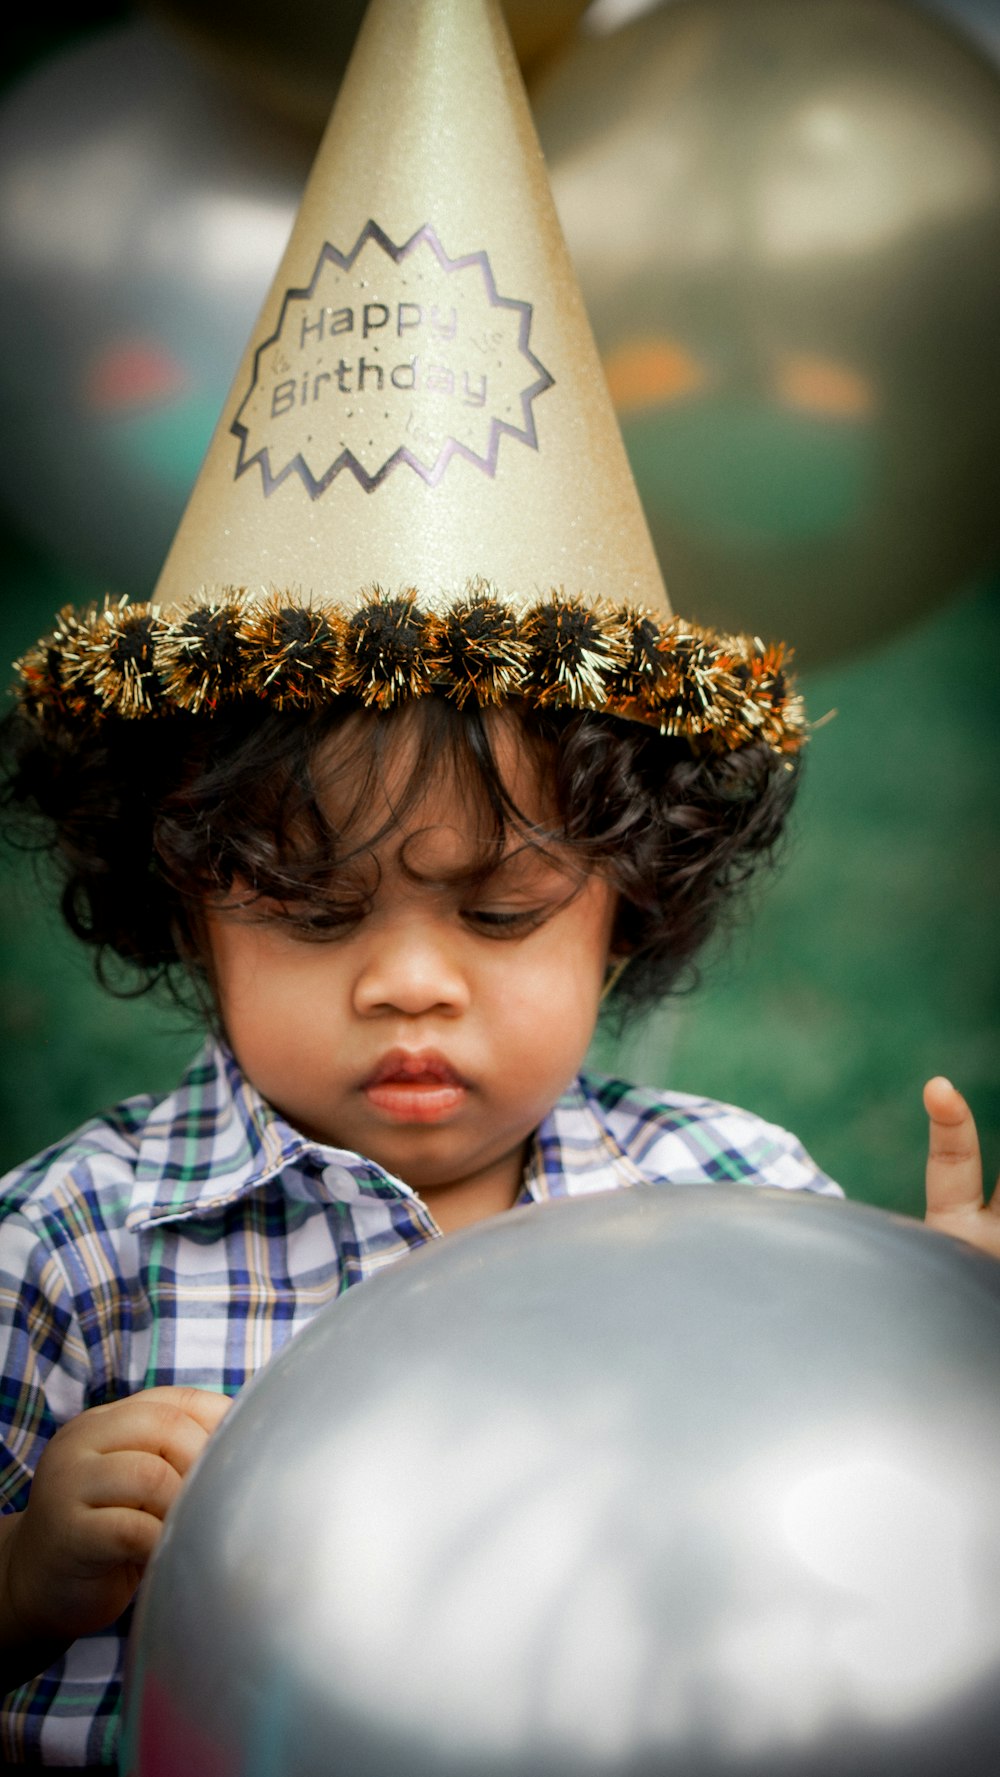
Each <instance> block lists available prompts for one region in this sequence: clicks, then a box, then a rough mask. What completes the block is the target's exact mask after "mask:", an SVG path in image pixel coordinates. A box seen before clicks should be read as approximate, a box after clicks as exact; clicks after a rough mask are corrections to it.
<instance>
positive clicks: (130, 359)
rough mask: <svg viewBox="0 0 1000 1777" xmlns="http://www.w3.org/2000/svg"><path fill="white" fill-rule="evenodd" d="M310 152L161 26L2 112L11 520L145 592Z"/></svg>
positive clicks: (4, 389) (98, 50)
mask: <svg viewBox="0 0 1000 1777" xmlns="http://www.w3.org/2000/svg"><path fill="white" fill-rule="evenodd" d="M310 158H311V144H310V143H309V142H303V141H301V140H300V139H299V137H298V136H296V135H293V134H291V133H290V132H289V131H287V130H283V129H281V128H279V126H278V125H277V124H275V123H273V122H271V120H270V119H268V118H267V117H263V118H262V117H260V116H257V115H255V114H254V113H253V112H251V111H249V110H248V109H247V107H246V106H244V105H239V104H237V103H236V102H235V101H234V100H233V99H232V98H230V97H229V96H228V95H227V93H226V92H225V91H224V90H220V89H219V88H218V87H217V86H216V85H215V84H214V83H213V82H212V81H211V80H210V79H209V78H208V77H207V76H205V75H203V74H202V73H200V72H199V71H198V69H197V68H196V67H194V66H192V64H191V62H190V61H189V60H188V58H187V57H186V56H185V55H184V53H183V52H182V51H181V50H179V49H178V48H177V47H176V46H175V45H174V44H173V43H172V41H171V40H170V39H169V37H166V36H163V35H161V34H160V33H159V32H158V31H157V30H156V29H155V28H154V27H153V26H152V25H148V24H142V23H140V24H134V25H129V26H127V27H124V28H119V29H116V30H114V31H109V32H107V33H106V34H104V35H102V36H100V37H97V38H94V39H93V40H92V41H89V42H87V43H85V44H83V45H79V46H74V47H73V48H72V49H69V50H65V51H63V52H62V53H61V54H60V55H58V56H57V57H54V58H53V59H52V60H51V61H49V62H48V63H45V64H43V65H42V67H40V68H39V69H38V70H37V71H35V72H33V73H32V74H31V75H30V76H29V77H28V78H27V79H25V80H24V81H23V82H22V83H21V85H20V86H18V87H17V88H16V89H15V90H14V91H13V92H11V93H9V94H8V95H7V96H6V97H5V100H4V103H3V106H2V108H0V337H2V341H3V345H2V350H0V427H2V438H3V453H4V471H3V477H2V479H0V506H2V509H3V511H4V513H5V515H6V516H7V518H9V519H11V520H13V522H14V523H15V524H17V525H18V526H19V527H20V528H21V529H23V530H24V531H26V532H27V533H28V534H29V535H31V536H32V537H33V538H34V539H35V540H36V541H38V542H39V543H41V544H42V545H43V547H45V548H46V549H47V550H49V551H50V552H53V553H55V554H57V555H59V556H61V558H62V559H63V561H64V562H65V563H66V564H67V565H68V566H69V567H70V568H72V569H75V570H79V571H83V572H85V573H89V574H91V575H93V576H94V578H95V579H96V580H97V581H98V582H103V584H104V585H107V586H110V587H111V588H112V589H113V590H116V591H118V592H128V593H131V594H133V595H136V596H138V597H140V598H142V597H148V596H149V592H150V590H151V587H152V585H153V582H154V581H155V579H156V575H157V574H158V572H159V569H160V567H161V565H162V562H163V557H164V555H165V554H166V551H167V549H168V547H169V544H170V540H171V537H172V536H173V532H174V529H175V527H176V524H177V521H178V518H179V517H180V514H181V512H182V511H183V509H184V504H185V501H186V499H187V496H188V494H189V492H190V489H191V485H192V483H193V481H194V478H195V475H196V473H197V470H198V465H199V463H200V461H201V458H202V455H203V452H204V449H205V446H206V445H207V443H208V440H209V438H210V436H211V433H212V431H213V429H214V426H215V423H216V420H217V419H218V416H219V413H220V410H221V408H222V405H223V402H224V400H225V398H226V395H227V393H228V389H229V384H230V382H231V380H232V377H233V374H234V371H235V368H236V364H237V361H238V359H239V355H240V352H241V351H242V348H243V345H244V342H245V340H246V338H247V335H248V334H249V332H250V329H251V326H252V325H253V321H254V317H255V315H256V313H257V310H258V308H259V306H260V304H261V302H262V301H263V298H264V296H265V294H266V292H267V289H268V286H269V284H270V281H271V278H272V277H273V275H274V268H275V266H276V264H277V263H278V260H279V259H280V257H281V252H282V249H283V247H284V243H285V240H286V237H287V234H288V230H289V228H290V227H291V223H292V219H293V217H294V214H295V206H296V203H297V201H298V196H299V193H300V191H301V187H302V185H303V183H304V181H305V177H306V174H307V172H308V168H309V161H310Z"/></svg>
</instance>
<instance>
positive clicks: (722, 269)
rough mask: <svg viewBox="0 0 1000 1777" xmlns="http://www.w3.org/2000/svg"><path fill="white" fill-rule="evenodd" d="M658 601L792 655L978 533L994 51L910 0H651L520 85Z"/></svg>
mask: <svg viewBox="0 0 1000 1777" xmlns="http://www.w3.org/2000/svg"><path fill="white" fill-rule="evenodd" d="M533 97H534V101H535V109H536V119H537V122H538V126H539V132H540V135H541V138H542V144H543V147H544V148H545V151H546V154H547V156H548V159H549V163H550V167H551V170H552V177H553V185H554V189H555V195H556V201H557V204H558V207H559V210H560V214H561V216H562V220H563V224H564V227H565V229H566V234H567V239H568V241H569V245H570V248H571V251H572V253H573V256H574V259H575V261H576V264H577V268H578V271H579V274H580V279H581V283H582V285H583V291H584V296H585V298H586V301H587V304H588V308H589V311H590V314H591V319H592V321H593V323H594V327H595V331H596V334H597V339H598V344H599V345H600V347H601V350H602V354H603V356H604V359H605V365H606V368H607V370H608V374H609V379H610V382H611V386H612V393H613V394H614V396H615V398H616V401H617V404H618V408H619V415H620V417H621V419H622V421H623V429H624V432H625V439H626V444H627V447H628V450H629V454H630V457H631V460H632V465H633V468H634V470H635V473H636V478H637V481H638V483H639V489H640V492H641V494H642V495H643V498H644V501H645V504H646V509H647V515H648V516H649V519H650V522H651V527H652V530H653V535H654V539H655V542H656V544H657V547H658V550H659V554H660V559H661V563H662V566H663V569H664V573H665V576H666V580H667V586H668V588H669V591H670V594H671V600H672V603H673V604H674V607H675V609H677V610H679V611H682V612H684V613H685V614H688V615H691V616H694V617H696V618H700V619H702V620H703V621H705V622H710V623H714V624H718V625H720V626H722V627H729V626H732V627H736V628H740V629H748V628H749V629H757V630H759V631H760V632H762V633H763V634H765V635H785V636H787V638H788V639H789V640H790V641H791V642H793V643H795V645H796V647H797V649H798V653H799V660H800V664H806V665H811V664H813V663H814V662H816V661H818V660H824V659H828V658H830V657H832V656H835V655H837V654H840V653H846V652H847V651H849V650H850V649H853V648H855V647H857V646H858V645H860V644H862V643H865V642H868V641H874V640H875V639H877V638H878V637H879V636H881V635H884V634H887V633H889V632H890V631H891V630H893V629H894V628H896V627H897V626H899V625H900V624H902V623H903V622H904V621H905V620H906V619H908V618H910V617H912V616H913V615H915V614H916V613H918V612H920V611H921V610H923V609H925V608H927V607H928V606H930V605H931V604H932V603H933V602H934V601H935V600H938V599H941V598H943V597H944V596H945V595H947V594H948V593H949V592H951V591H952V590H953V589H955V588H956V587H958V586H960V585H961V584H962V583H963V582H964V581H966V580H967V579H968V578H969V577H970V576H971V575H973V574H974V573H976V572H977V571H978V570H980V569H981V568H982V567H983V566H984V564H987V563H988V562H990V561H991V560H995V559H996V557H997V555H998V553H1000V501H998V499H997V497H996V464H997V461H998V459H1000V327H998V326H997V279H998V270H1000V77H998V75H997V71H996V70H995V69H994V68H993V67H992V66H991V65H990V63H989V61H988V60H987V59H986V58H985V57H984V56H983V55H982V54H980V53H979V52H978V51H977V50H976V48H975V47H974V46H973V45H972V43H971V42H968V41H963V38H962V35H961V33H960V32H959V31H956V30H955V29H953V28H951V27H949V26H946V25H945V24H944V22H943V21H941V20H940V19H938V18H935V17H933V16H930V15H929V14H928V13H927V12H926V11H924V10H922V9H921V8H919V7H918V6H916V5H914V4H911V3H910V0H809V3H808V4H806V5H803V4H802V0H671V3H670V4H665V5H661V6H660V7H658V8H656V9H655V10H653V11H652V12H649V13H648V14H646V15H645V16H643V17H641V18H639V19H637V20H636V21H635V22H634V23H632V24H630V25H628V26H626V27H625V28H623V29H621V30H618V31H614V32H611V33H610V34H608V35H606V36H601V37H594V38H592V39H590V40H583V41H581V42H580V43H579V44H578V45H577V46H576V47H575V48H573V49H572V50H571V51H570V52H569V53H568V54H567V55H566V56H565V57H563V58H561V59H560V60H559V61H558V62H557V63H556V64H555V65H554V66H553V69H552V71H551V73H550V74H549V75H548V76H547V78H546V79H545V80H544V81H543V82H542V83H541V85H539V86H538V87H536V89H535V91H534V94H533Z"/></svg>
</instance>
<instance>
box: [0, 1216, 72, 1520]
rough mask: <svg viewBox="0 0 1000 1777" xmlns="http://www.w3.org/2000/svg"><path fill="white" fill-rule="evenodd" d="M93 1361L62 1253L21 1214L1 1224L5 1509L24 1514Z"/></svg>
mask: <svg viewBox="0 0 1000 1777" xmlns="http://www.w3.org/2000/svg"><path fill="white" fill-rule="evenodd" d="M87 1372H88V1365H87V1356H86V1349H85V1344H84V1340H83V1337H82V1333H81V1329H80V1324H79V1321H78V1318H77V1315H76V1312H75V1307H74V1303H73V1297H72V1292H71V1290H70V1288H69V1284H68V1282H67V1279H66V1276H65V1273H64V1271H63V1269H62V1267H61V1265H60V1264H59V1261H58V1259H57V1257H56V1256H55V1254H54V1253H53V1252H52V1251H51V1250H50V1249H49V1248H48V1246H47V1245H46V1243H45V1241H44V1239H43V1238H41V1237H40V1236H39V1234H38V1232H37V1231H36V1229H35V1228H34V1227H33V1225H32V1223H31V1222H30V1220H29V1219H28V1218H27V1217H26V1216H25V1215H23V1214H21V1213H17V1212H15V1213H13V1214H9V1215H7V1216H6V1217H5V1218H4V1220H3V1222H2V1223H0V1511H4V1512H17V1511H23V1509H24V1507H25V1506H26V1504H27V1500H28V1489H29V1487H30V1485H31V1481H32V1477H33V1476H34V1473H35V1469H36V1468H37V1466H38V1463H39V1459H40V1458H41V1455H42V1452H43V1450H44V1449H45V1446H46V1444H47V1443H48V1441H49V1439H50V1438H51V1437H52V1436H53V1434H54V1433H55V1432H56V1431H57V1430H58V1428H59V1426H60V1425H62V1424H64V1423H65V1421H66V1420H67V1419H71V1418H73V1417H74V1416H75V1415H76V1414H77V1413H80V1412H82V1410H83V1407H84V1405H85V1392H86V1383H87Z"/></svg>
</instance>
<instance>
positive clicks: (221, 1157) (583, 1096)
mask: <svg viewBox="0 0 1000 1777" xmlns="http://www.w3.org/2000/svg"><path fill="white" fill-rule="evenodd" d="M287 1168H291V1169H297V1170H300V1171H306V1172H309V1171H311V1172H312V1173H313V1174H314V1175H319V1174H320V1173H322V1174H323V1177H324V1182H325V1194H327V1195H329V1196H331V1197H338V1198H357V1197H358V1196H359V1195H377V1196H381V1197H400V1198H412V1197H413V1196H414V1193H413V1192H412V1191H411V1190H410V1187H409V1186H408V1185H406V1184H404V1183H403V1182H402V1180H400V1179H396V1178H393V1177H392V1175H391V1174H389V1173H387V1172H384V1171H383V1170H382V1168H381V1167H379V1166H376V1165H375V1163H374V1161H371V1160H366V1159H364V1158H363V1157H362V1156H361V1155H359V1154H356V1153H351V1152H348V1151H346V1150H344V1149H339V1148H332V1147H328V1146H327V1145H326V1144H324V1143H322V1142H317V1141H313V1140H312V1139H310V1138H309V1137H307V1136H304V1135H301V1134H299V1132H298V1131H297V1130H295V1129H293V1128H292V1126H291V1124H289V1123H287V1122H286V1121H285V1119H284V1118H283V1117H282V1116H281V1114H280V1112H278V1111H276V1110H275V1109H274V1107H273V1106H272V1105H270V1104H268V1103H267V1101H266V1100H265V1099H263V1098H262V1097H261V1095H260V1093H259V1092H258V1091H257V1089H256V1087H254V1086H253V1085H251V1083H250V1081H249V1080H248V1079H247V1078H246V1076H245V1074H244V1073H243V1071H242V1069H241V1068H240V1066H239V1063H238V1062H237V1061H236V1059H235V1057H234V1056H233V1054H232V1053H231V1051H230V1050H229V1049H228V1048H227V1047H226V1046H225V1044H223V1043H220V1042H218V1041H216V1040H215V1039H214V1038H210V1039H209V1041H208V1042H207V1043H206V1045H205V1047H204V1049H203V1050H202V1053H201V1054H200V1055H199V1056H198V1058H197V1059H196V1060H195V1061H194V1062H193V1063H192V1065H191V1067H190V1068H189V1069H188V1070H187V1073H186V1074H185V1075H184V1078H183V1079H182V1081H181V1083H180V1085H179V1086H178V1088H177V1090H176V1091H175V1092H173V1093H171V1095H170V1096H169V1098H166V1099H164V1100H163V1101H162V1102H161V1103H160V1104H158V1105H156V1106H155V1107H154V1109H153V1110H152V1111H151V1112H150V1115H149V1117H148V1119H147V1121H146V1124H145V1126H144V1128H143V1133H142V1138H141V1141H140V1145H139V1154H138V1161H137V1165H136V1172H135V1187H134V1191H133V1195H132V1205H131V1208H130V1210H129V1214H128V1218H127V1220H128V1226H129V1227H130V1228H131V1229H132V1230H134V1231H138V1230H140V1229H143V1228H148V1227H152V1226H154V1225H156V1224H159V1223H161V1222H167V1221H176V1220H181V1219H185V1218H188V1217H197V1216H199V1215H208V1214H212V1213H214V1212H216V1211H218V1210H220V1209H224V1208H225V1207H226V1206H227V1205H228V1204H230V1203H232V1202H234V1201H235V1200H236V1199H237V1198H239V1197H242V1196H244V1195H245V1194H246V1193H247V1192H249V1191H253V1190H256V1189H258V1188H260V1187H261V1186H263V1185H266V1184H268V1183H269V1181H270V1180H272V1179H273V1178H275V1177H277V1175H278V1174H279V1173H281V1172H283V1171H285V1170H286V1169H287ZM642 1176H643V1175H642V1174H641V1172H640V1171H639V1169H638V1167H637V1166H636V1165H635V1163H634V1161H632V1160H631V1159H630V1158H629V1156H628V1154H627V1153H626V1152H625V1150H624V1149H623V1148H622V1147H621V1146H620V1144H619V1143H618V1142H617V1141H616V1140H615V1137H614V1136H613V1135H612V1133H611V1131H610V1129H609V1128H608V1126H607V1124H606V1123H605V1121H604V1118H603V1116H602V1115H601V1113H600V1109H599V1107H598V1105H597V1104H596V1102H595V1100H594V1098H593V1097H592V1095H591V1094H590V1093H589V1092H588V1091H587V1085H586V1080H585V1078H581V1079H578V1080H574V1081H573V1083H572V1084H571V1085H570V1086H569V1087H568V1089H567V1090H566V1092H565V1093H564V1094H563V1095H562V1097H561V1098H560V1099H559V1100H558V1102H557V1103H556V1104H555V1105H554V1106H553V1108H552V1110H551V1111H550V1112H549V1115H548V1116H547V1117H546V1118H545V1120H544V1122H543V1123H542V1124H541V1125H540V1127H539V1129H538V1130H537V1132H536V1134H535V1137H534V1139H533V1141H532V1144H531V1147H530V1149H529V1152H528V1159H527V1163H526V1166H525V1175H524V1185H523V1188H522V1191H521V1194H520V1196H519V1198H518V1202H519V1203H538V1202H546V1201H548V1200H549V1199H551V1198H556V1197H577V1196H584V1195H588V1194H589V1193H591V1192H596V1191H613V1190H618V1189H620V1188H621V1186H622V1185H632V1184H637V1183H641V1181H642Z"/></svg>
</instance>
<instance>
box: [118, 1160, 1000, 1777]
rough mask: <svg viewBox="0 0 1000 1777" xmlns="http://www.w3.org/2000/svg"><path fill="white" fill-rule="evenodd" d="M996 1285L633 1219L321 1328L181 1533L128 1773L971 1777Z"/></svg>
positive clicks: (253, 1405)
mask: <svg viewBox="0 0 1000 1777" xmlns="http://www.w3.org/2000/svg"><path fill="white" fill-rule="evenodd" d="M998 1400H1000V1266H998V1265H997V1264H996V1263H995V1262H994V1261H992V1260H990V1259H987V1258H985V1257H983V1256H982V1255H981V1254H979V1253H976V1252H974V1251H973V1250H972V1249H971V1248H969V1247H965V1246H963V1245H961V1244H960V1243H958V1242H956V1241H951V1240H949V1239H947V1238H945V1237H943V1236H940V1235H933V1234H930V1233H928V1232H927V1231H926V1230H924V1229H923V1228H921V1227H920V1226H919V1225H918V1224H916V1223H912V1222H905V1221H903V1220H902V1219H899V1218H895V1217H891V1216H888V1215H885V1214H883V1213H882V1212H880V1211H877V1210H872V1209H864V1208H860V1207H856V1206H850V1205H846V1204H841V1203H837V1202H833V1201H830V1200H825V1199H818V1198H810V1197H802V1196H799V1195H798V1194H795V1195H790V1194H784V1193H781V1192H774V1191H767V1192H759V1191H755V1190H748V1189H745V1188H744V1189H739V1188H734V1187H725V1186H720V1187H718V1188H706V1187H690V1188H688V1189H683V1188H675V1189H666V1188H659V1189H657V1188H652V1189H650V1188H645V1187H637V1188H636V1189H634V1190H632V1191H630V1192H627V1193H622V1194H620V1195H606V1196H600V1197H595V1198H591V1199H589V1200H588V1199H577V1200H575V1201H572V1200H571V1201H563V1202H560V1203H555V1204H552V1205H550V1206H546V1207H542V1208H539V1207H536V1208H532V1209H527V1210H523V1211H516V1212H512V1213H511V1214H510V1215H508V1216H504V1217H502V1218H498V1219H497V1220H496V1221H494V1222H492V1223H490V1224H488V1225H485V1226H482V1227H480V1228H478V1229H476V1230H474V1231H472V1232H470V1233H468V1234H464V1235H456V1236H453V1237H452V1238H450V1239H448V1240H446V1241H444V1242H441V1243H439V1244H436V1245H435V1246H434V1247H432V1248H431V1249H426V1250H425V1251H423V1252H421V1253H420V1254H417V1255H415V1256H414V1257H413V1258H411V1259H408V1260H405V1261H404V1262H403V1263H402V1264H401V1265H399V1266H396V1267H394V1268H391V1269H390V1270H389V1271H387V1272H383V1273H382V1274H381V1275H380V1276H378V1277H377V1278H375V1279H374V1280H373V1281H372V1282H370V1283H368V1284H366V1285H365V1286H364V1287H363V1288H362V1289H358V1290H352V1291H350V1292H349V1293H348V1295H347V1296H346V1297H345V1298H342V1299H341V1300H340V1301H338V1302H337V1303H335V1304H333V1305H332V1306H331V1307H330V1308H329V1309H327V1310H325V1311H324V1312H323V1313H321V1314H320V1315H319V1316H318V1317H317V1319H316V1320H315V1321H314V1322H313V1323H312V1325H311V1326H310V1327H308V1328H307V1329H306V1331H305V1332H304V1333H303V1334H302V1335H301V1336H300V1337H298V1338H297V1339H296V1340H294V1341H293V1342H292V1344H291V1345H290V1347H288V1348H287V1349H286V1350H285V1351H284V1352H283V1353H282V1354H281V1355H280V1356H279V1357H278V1358H277V1359H276V1360H275V1361H274V1362H273V1363H272V1365H271V1366H270V1367H269V1368H268V1369H267V1370H266V1371H265V1372H264V1373H263V1374H261V1375H260V1376H259V1377H258V1378H257V1379H256V1380H255V1381H254V1382H253V1383H252V1384H251V1386H250V1387H249V1388H248V1389H247V1391H246V1392H245V1394H244V1396H243V1398H242V1399H241V1400H240V1402H239V1403H238V1404H237V1406H236V1408H235V1410H234V1412H233V1413H232V1415H231V1416H230V1418H229V1419H228V1420H227V1421H226V1423H225V1425H224V1426H223V1428H222V1430H221V1432H220V1434H219V1435H218V1437H217V1439H216V1440H215V1441H214V1442H213V1444H212V1445H211V1446H210V1447H209V1449H208V1451H207V1452H206V1454H205V1456H204V1458H203V1459H202V1461H201V1462H200V1464H199V1467H198V1470H197V1473H196V1474H195V1475H194V1476H193V1477H192V1480H191V1482H190V1485H189V1487H188V1488H187V1490H186V1492H185V1493H184V1495H183V1496H182V1498H181V1500H180V1501H179V1503H178V1506H177V1508H176V1509H175V1511H174V1513H173V1514H172V1516H171V1518H170V1520H169V1522H168V1525H167V1529H166V1533H165V1535H164V1538H163V1541H162V1544H161V1547H160V1551H159V1552H158V1554H157V1556H156V1558H155V1560H154V1562H153V1564H152V1567H151V1569H150V1571H149V1573H148V1575H147V1578H146V1581H145V1584H144V1587H143V1591H142V1594H141V1598H140V1604H139V1609H138V1614H137V1617H136V1621H135V1627H134V1631H133V1636H132V1642H131V1647H130V1668H129V1678H128V1682H127V1687H126V1707H125V1722H124V1742H123V1751H122V1758H121V1770H122V1772H123V1774H124V1777H166V1774H167V1773H168V1772H169V1773H170V1777H174V1774H175V1773H176V1772H178V1771H183V1772H184V1773H185V1777H208V1774H209V1773H210V1772H211V1773H213V1774H217V1773H225V1774H226V1777H319V1774H320V1773H323V1777H326V1774H327V1773H328V1772H329V1771H331V1770H336V1771H337V1773H338V1777H361V1774H362V1773H364V1777H390V1774H391V1777H402V1774H403V1773H405V1774H406V1777H431V1774H432V1773H433V1774H434V1777H468V1773H470V1772H473V1771H474V1772H477V1773H482V1774H483V1777H514V1774H515V1773H516V1774H518V1777H556V1774H557V1773H558V1777H579V1773H581V1772H586V1773H588V1774H589V1777H604V1774H605V1773H611V1772H616V1773H627V1774H629V1777H638V1774H639V1773H642V1774H650V1777H651V1774H652V1773H654V1772H655V1773H662V1772H665V1771H671V1772H675V1771H676V1772H678V1773H681V1772H682V1773H684V1777H735V1774H736V1773H739V1774H740V1777H749V1774H750V1773H753V1774H754V1777H765V1774H766V1777H777V1774H779V1773H786V1774H787V1773H795V1774H796V1777H820V1774H822V1777H848V1774H850V1777H876V1774H877V1777H885V1774H886V1773H887V1772H892V1773H893V1777H917V1774H918V1773H919V1774H920V1777H941V1773H942V1772H945V1771H947V1772H948V1773H949V1777H973V1774H975V1777H984V1774H985V1773H986V1772H990V1773H993V1772H995V1771H996V1770H998V1769H1000V1513H998V1512H997V1509H996V1486H997V1476H998V1474H1000V1411H998V1406H997V1403H998Z"/></svg>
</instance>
